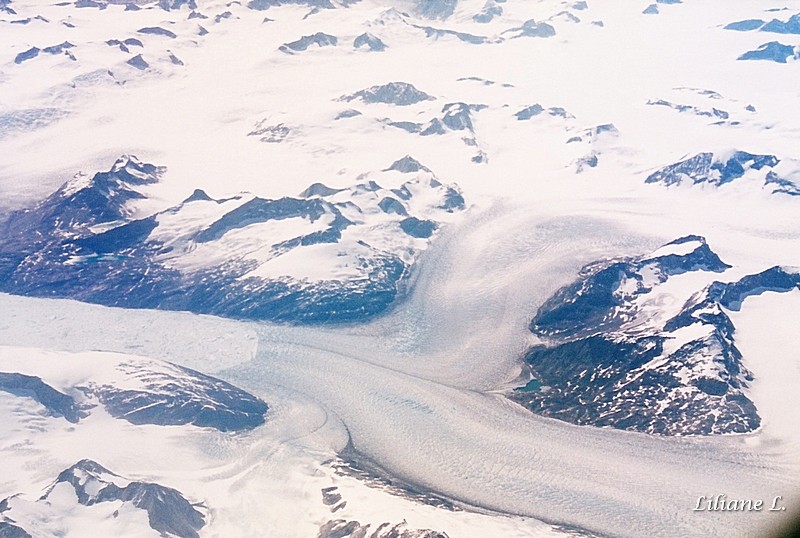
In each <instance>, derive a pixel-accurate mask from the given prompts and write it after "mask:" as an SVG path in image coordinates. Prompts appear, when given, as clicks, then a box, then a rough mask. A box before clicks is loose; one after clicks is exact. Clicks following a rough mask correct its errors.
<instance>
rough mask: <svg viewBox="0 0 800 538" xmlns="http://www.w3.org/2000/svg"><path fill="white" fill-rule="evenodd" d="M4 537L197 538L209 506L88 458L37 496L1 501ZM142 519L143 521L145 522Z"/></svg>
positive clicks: (0, 509) (69, 469) (64, 473)
mask: <svg viewBox="0 0 800 538" xmlns="http://www.w3.org/2000/svg"><path fill="white" fill-rule="evenodd" d="M0 517H2V521H0V531H2V532H3V535H4V536H9V537H11V536H15V537H26V536H27V537H29V536H46V535H64V534H69V535H72V534H74V535H79V534H82V533H95V532H103V531H105V532H108V533H110V534H115V535H119V532H120V529H125V530H123V531H122V532H123V535H129V536H181V537H186V538H197V537H199V536H200V535H199V534H198V531H199V530H200V529H202V528H203V526H204V525H205V519H206V517H207V510H206V508H205V507H204V506H202V505H201V504H193V503H191V502H189V501H188V500H187V499H186V498H184V496H183V495H182V494H181V493H180V492H179V491H177V490H175V489H172V488H169V487H165V486H162V485H160V484H155V483H151V482H138V481H132V480H128V479H126V478H123V477H121V476H119V475H117V474H114V473H113V472H111V471H109V470H108V469H106V468H105V467H103V466H102V465H100V464H99V463H97V462H94V461H91V460H81V461H79V462H77V463H76V464H75V465H73V466H71V467H70V468H68V469H65V470H64V471H62V472H61V473H60V474H59V475H58V478H56V480H55V481H54V482H53V483H52V484H51V485H50V486H49V487H48V488H47V490H46V491H45V492H44V494H43V495H42V496H41V497H39V498H38V499H27V498H25V497H24V496H22V495H14V496H12V497H8V498H6V499H3V500H1V501H0ZM143 520H144V521H143Z"/></svg>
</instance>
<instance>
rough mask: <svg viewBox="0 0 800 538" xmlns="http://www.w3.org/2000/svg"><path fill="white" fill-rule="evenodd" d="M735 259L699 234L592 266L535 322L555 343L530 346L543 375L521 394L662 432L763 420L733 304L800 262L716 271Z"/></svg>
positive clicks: (578, 415)
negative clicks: (729, 276)
mask: <svg viewBox="0 0 800 538" xmlns="http://www.w3.org/2000/svg"><path fill="white" fill-rule="evenodd" d="M730 268H731V266H729V265H727V264H726V263H724V262H723V261H722V260H721V259H720V258H719V256H717V255H716V254H715V253H714V252H713V251H712V250H711V248H710V247H709V246H708V244H707V243H706V241H705V239H704V238H702V237H699V236H686V237H683V238H680V239H676V240H675V241H672V242H671V243H668V244H666V245H664V246H663V247H661V248H659V249H658V250H656V251H655V252H653V253H651V254H650V255H647V256H642V257H638V258H632V259H619V260H609V261H599V262H595V263H593V264H590V265H588V266H586V267H584V268H583V270H582V271H581V277H580V279H579V280H578V281H576V282H574V283H573V284H570V285H569V286H567V287H565V288H563V289H561V290H559V291H558V292H557V293H556V294H555V295H554V296H552V297H551V298H550V299H548V300H547V301H546V302H545V303H544V304H543V305H542V306H541V307H540V308H539V311H538V312H537V313H536V316H535V317H534V319H533V321H532V322H531V326H530V329H531V331H532V332H533V333H534V334H536V335H537V336H539V337H541V338H543V339H544V341H545V345H539V346H536V347H534V348H532V349H531V350H530V351H529V352H528V354H527V356H526V362H527V363H528V365H529V366H530V368H531V374H532V379H531V380H530V381H529V382H528V384H527V385H526V386H525V387H523V388H521V389H517V390H515V391H514V393H513V394H512V398H513V399H514V400H516V401H518V402H520V403H522V404H523V405H525V406H526V407H528V408H529V409H531V410H533V411H535V412H537V413H542V414H544V415H546V416H552V417H556V418H560V419H562V420H567V421H569V422H574V423H576V424H592V425H596V426H612V427H615V428H621V429H628V430H634V431H642V432H647V433H656V434H662V435H692V434H695V435H696V434H719V433H743V432H749V431H753V430H755V429H756V428H758V427H759V425H760V423H761V419H760V418H759V416H758V412H757V409H756V406H755V405H754V404H753V402H752V401H751V400H750V399H749V398H748V392H747V388H748V386H749V384H750V382H752V381H753V375H752V373H751V372H749V371H748V370H747V368H746V367H745V366H744V365H743V363H742V354H741V352H740V351H739V350H738V349H737V347H736V342H735V331H736V327H735V326H734V324H733V322H732V321H731V319H730V317H729V316H728V314H727V313H726V312H727V311H730V310H739V308H740V307H741V303H742V300H743V299H744V298H745V297H748V296H751V295H760V294H762V293H764V292H766V291H774V292H788V291H792V290H795V289H800V271H798V269H790V268H781V267H773V268H770V269H767V270H765V271H763V272H761V273H758V274H755V275H747V276H744V277H742V278H740V279H738V280H736V281H733V282H721V281H718V280H716V279H717V278H723V277H724V273H725V272H726V271H727V270H728V269H730Z"/></svg>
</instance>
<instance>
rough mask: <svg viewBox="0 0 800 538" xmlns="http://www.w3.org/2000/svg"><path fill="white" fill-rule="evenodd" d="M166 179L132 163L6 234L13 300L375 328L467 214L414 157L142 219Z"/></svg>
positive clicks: (85, 179)
mask: <svg viewBox="0 0 800 538" xmlns="http://www.w3.org/2000/svg"><path fill="white" fill-rule="evenodd" d="M164 173H165V169H164V168H163V167H157V166H155V165H152V164H147V163H143V162H141V161H139V160H138V159H136V158H135V157H131V156H123V157H121V158H120V159H118V160H117V162H116V163H114V165H113V166H112V168H111V169H110V170H109V171H108V172H101V173H97V174H95V175H94V176H92V177H89V176H88V175H80V176H77V177H76V178H74V179H73V180H71V181H69V182H67V183H66V184H65V185H63V186H62V187H61V188H60V189H58V190H57V191H56V192H55V193H53V194H52V195H51V196H49V197H48V198H46V199H45V200H43V201H42V202H40V203H39V204H37V205H36V206H34V207H33V208H31V209H28V210H22V211H17V212H15V213H13V214H11V216H10V217H9V218H8V219H7V220H6V221H5V222H4V223H3V224H2V225H0V226H2V230H1V231H0V233H1V234H2V237H3V239H2V240H0V252H1V253H2V254H0V256H2V263H0V267H2V271H1V272H2V280H3V284H2V286H0V289H2V290H3V291H6V292H12V293H21V294H26V295H35V296H43V297H70V298H76V299H80V300H85V301H90V302H96V303H100V304H106V305H115V306H125V307H129V308H162V309H171V310H189V311H192V312H198V313H212V314H218V315H223V316H229V317H236V318H252V319H268V320H276V321H292V322H298V323H320V322H336V321H349V320H358V319H365V318H368V317H370V316H372V315H374V314H377V313H380V312H382V311H383V310H385V309H386V308H387V307H388V306H389V304H391V303H392V302H393V301H394V300H395V298H396V297H397V295H398V293H400V290H401V287H402V285H403V283H404V281H405V280H406V279H407V277H408V273H409V271H410V268H411V266H412V265H413V263H414V261H415V260H416V258H417V256H418V255H419V253H420V252H421V251H423V250H425V248H426V247H427V245H428V243H429V242H430V240H431V238H432V237H433V236H435V235H436V233H437V230H438V229H439V228H440V227H441V226H442V225H443V224H445V223H447V222H448V221H451V220H453V218H454V217H455V216H456V214H457V213H458V212H461V211H462V210H463V209H464V208H465V202H464V198H463V197H462V196H461V194H460V193H459V191H458V189H457V188H456V187H454V186H447V185H444V184H442V183H440V182H439V181H438V180H437V179H436V177H435V176H434V175H433V173H431V172H430V170H429V169H427V168H425V167H424V166H422V165H421V164H419V163H418V162H417V161H416V160H414V159H413V158H411V157H408V156H407V157H404V158H403V159H400V160H398V161H397V162H395V163H393V164H392V165H391V166H389V167H388V168H387V169H385V170H383V171H381V172H377V173H374V174H366V175H363V176H362V177H361V181H359V182H358V183H357V184H355V185H354V186H352V187H350V188H347V189H333V188H329V187H326V186H325V185H323V184H321V183H315V184H313V185H311V186H310V187H308V188H307V189H305V190H304V191H303V192H302V193H301V194H300V196H299V197H284V198H279V199H264V198H260V197H258V196H255V195H252V194H249V193H239V194H235V195H233V196H229V197H225V198H217V199H214V198H211V197H210V196H209V195H208V194H206V193H205V192H204V191H202V190H199V189H197V190H195V191H194V193H192V194H191V196H188V197H187V198H186V199H185V200H184V201H183V202H181V203H180V204H179V205H177V206H173V207H170V208H167V209H165V210H162V211H158V212H156V213H153V214H140V213H141V212H138V213H137V210H136V207H135V206H136V202H140V201H142V200H143V199H145V198H146V197H147V195H146V194H145V187H146V186H148V185H153V184H155V183H157V182H158V181H159V180H160V178H161V176H162V175H163V174H164ZM378 182H380V183H381V184H379V183H378Z"/></svg>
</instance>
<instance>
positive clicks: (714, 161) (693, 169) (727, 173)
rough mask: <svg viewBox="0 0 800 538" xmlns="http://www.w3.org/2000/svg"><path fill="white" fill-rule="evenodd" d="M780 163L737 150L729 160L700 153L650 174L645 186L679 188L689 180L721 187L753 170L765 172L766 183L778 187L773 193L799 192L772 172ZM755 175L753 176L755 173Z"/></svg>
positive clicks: (763, 156) (776, 160)
mask: <svg viewBox="0 0 800 538" xmlns="http://www.w3.org/2000/svg"><path fill="white" fill-rule="evenodd" d="M778 163H780V159H778V158H777V157H776V156H774V155H755V154H752V153H747V152H746V151H736V152H734V153H733V154H732V155H731V156H729V157H718V156H716V155H714V154H713V153H709V152H704V153H698V154H697V155H694V156H692V157H689V158H687V159H684V160H682V161H679V162H677V163H674V164H671V165H669V166H665V167H664V168H661V169H660V170H657V171H655V172H653V173H652V174H650V175H649V176H648V177H647V179H645V183H660V184H662V185H666V186H670V185H680V184H682V183H683V182H687V181H690V182H691V183H692V184H693V185H696V184H710V185H714V186H716V187H720V186H722V185H725V184H727V183H730V182H732V181H735V180H736V179H739V178H741V177H743V176H744V175H745V174H747V173H749V172H750V171H751V170H752V171H755V172H762V173H763V175H764V184H765V186H769V185H770V184H771V183H772V184H775V185H778V188H774V189H773V191H772V192H774V193H775V192H785V191H789V192H787V194H791V193H792V192H791V191H794V190H796V189H797V186H796V185H795V184H794V183H793V182H792V181H789V180H786V179H783V178H780V177H778V175H777V174H776V173H775V172H774V171H773V169H774V168H775V167H776V166H777V165H778ZM755 172H754V173H755Z"/></svg>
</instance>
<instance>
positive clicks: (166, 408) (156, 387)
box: [77, 364, 268, 431]
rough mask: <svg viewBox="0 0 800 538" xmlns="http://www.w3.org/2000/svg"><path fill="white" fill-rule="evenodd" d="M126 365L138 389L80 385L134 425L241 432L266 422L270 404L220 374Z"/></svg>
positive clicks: (123, 366) (124, 365) (107, 407)
mask: <svg viewBox="0 0 800 538" xmlns="http://www.w3.org/2000/svg"><path fill="white" fill-rule="evenodd" d="M119 368H120V370H121V371H123V372H125V374H126V375H127V376H129V377H130V378H134V379H137V380H139V381H140V382H141V386H140V387H138V388H124V389H122V388H119V387H117V386H115V385H113V384H108V383H104V384H95V383H92V384H90V385H88V386H85V387H77V388H78V389H79V390H81V391H82V392H84V393H86V394H87V395H90V396H93V397H96V398H97V399H98V400H99V401H100V402H101V403H102V404H103V406H104V407H105V408H106V411H108V413H109V414H110V415H111V416H113V417H116V418H121V419H123V420H127V421H128V422H130V423H132V424H157V425H162V426H166V425H183V424H192V425H195V426H199V427H205V428H214V429H217V430H219V431H241V430H249V429H253V428H255V427H257V426H260V425H262V424H264V415H265V414H266V412H267V409H268V408H267V404H265V403H264V402H263V401H261V400H260V399H258V398H256V397H255V396H253V395H251V394H249V393H247V392H245V391H243V390H241V389H239V388H237V387H234V386H233V385H230V384H228V383H226V382H224V381H221V380H219V379H215V378H213V377H209V376H206V375H203V374H201V373H199V372H195V371H192V370H189V369H187V368H182V367H180V366H174V365H169V364H166V365H163V367H162V368H160V369H152V370H147V369H144V370H143V369H141V368H139V367H138V366H136V365H134V364H121V365H120V366H119Z"/></svg>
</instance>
